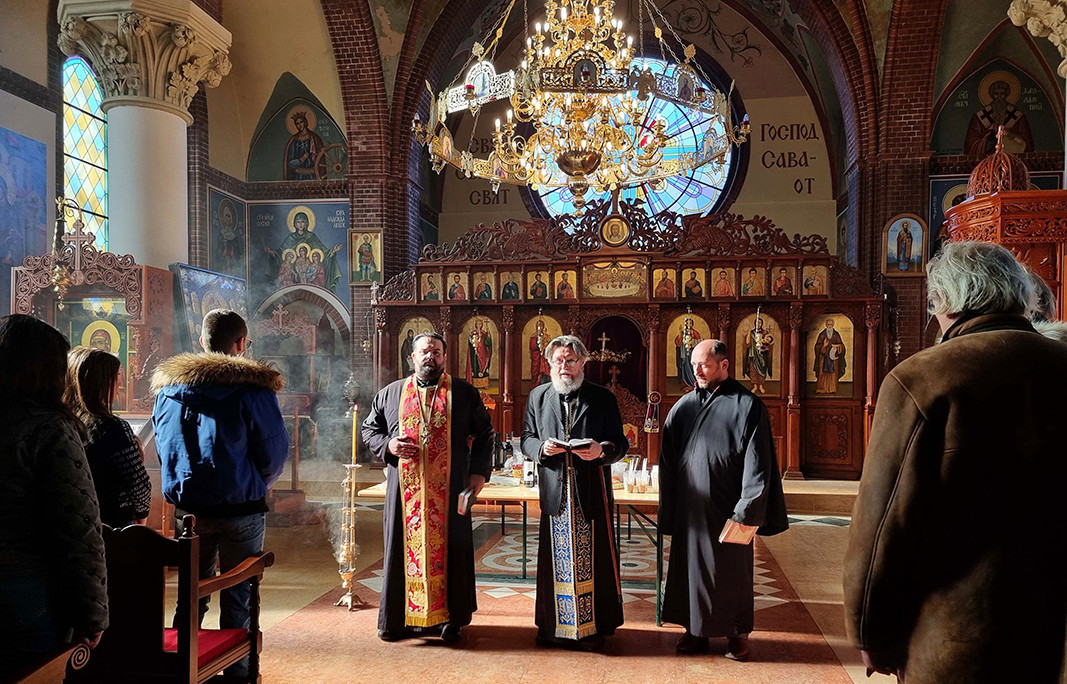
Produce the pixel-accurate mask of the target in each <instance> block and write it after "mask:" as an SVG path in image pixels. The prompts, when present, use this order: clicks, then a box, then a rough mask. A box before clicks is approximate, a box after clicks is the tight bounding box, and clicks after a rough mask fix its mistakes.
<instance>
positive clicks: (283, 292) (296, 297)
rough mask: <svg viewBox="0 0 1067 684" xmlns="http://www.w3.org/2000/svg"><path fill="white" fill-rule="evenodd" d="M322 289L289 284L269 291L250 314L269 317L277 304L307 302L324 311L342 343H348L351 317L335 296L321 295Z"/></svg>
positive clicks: (349, 342)
mask: <svg viewBox="0 0 1067 684" xmlns="http://www.w3.org/2000/svg"><path fill="white" fill-rule="evenodd" d="M323 292H324V290H321V289H319V288H316V287H311V286H309V285H291V286H289V287H285V288H282V289H280V290H277V291H275V292H273V293H271V294H270V295H269V296H268V297H267V298H266V299H264V300H263V301H262V302H261V303H260V305H259V306H258V307H257V308H256V311H255V313H254V314H253V315H252V318H253V320H257V319H258V320H262V319H265V318H270V316H271V311H273V310H274V308H275V307H278V306H282V307H284V306H286V305H288V304H292V303H293V302H308V303H309V304H313V305H315V306H316V307H318V308H320V309H322V311H323V312H325V314H326V317H327V318H329V319H330V321H331V322H332V323H333V324H334V326H336V328H337V330H338V331H339V332H340V333H341V342H342V344H346V345H349V344H351V342H352V317H351V316H350V315H349V314H348V310H347V309H345V307H344V305H343V304H342V303H341V300H339V299H337V297H335V296H332V293H330V294H331V296H329V297H325V296H323Z"/></svg>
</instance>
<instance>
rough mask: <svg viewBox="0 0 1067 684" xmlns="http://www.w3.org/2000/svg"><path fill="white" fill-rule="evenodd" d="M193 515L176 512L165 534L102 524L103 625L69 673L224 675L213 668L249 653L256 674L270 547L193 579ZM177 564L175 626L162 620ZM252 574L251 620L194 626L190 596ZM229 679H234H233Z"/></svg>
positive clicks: (108, 678)
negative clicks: (172, 528)
mask: <svg viewBox="0 0 1067 684" xmlns="http://www.w3.org/2000/svg"><path fill="white" fill-rule="evenodd" d="M194 523H195V518H194V516H191V515H188V516H185V518H183V529H184V533H183V534H182V536H180V537H178V538H177V539H170V538H167V537H164V536H163V535H161V534H159V533H158V532H156V531H155V530H152V529H149V528H147V527H144V526H142V525H131V526H130V527H127V528H125V529H121V530H113V529H111V528H109V527H107V526H106V525H105V526H104V547H105V552H106V557H107V575H108V582H107V584H108V591H107V593H108V603H109V612H110V623H111V624H110V627H108V629H107V631H105V632H104V636H103V638H101V640H100V645H99V646H98V647H97V648H96V650H94V651H93V657H92V659H91V660H90V662H89V664H88V665H87V666H86V667H85V668H84V669H82V670H81V671H79V672H77V673H76V674H75V675H74V676H72V677H69V678H68V681H74V682H109V683H110V682H138V683H140V682H205V681H208V680H212V679H215V680H216V681H226V680H227V678H225V677H224V676H223V675H221V674H220V672H221V671H222V670H223V669H224V668H226V667H229V666H230V665H233V664H234V663H236V662H237V661H239V660H240V659H241V658H244V657H245V656H248V658H249V668H248V671H249V675H248V678H247V679H245V678H242V679H240V680H239V681H246V682H259V681H260V678H259V652H260V650H261V648H262V641H263V635H262V634H261V633H260V631H259V582H260V579H261V578H262V577H263V571H264V570H265V569H266V568H269V567H270V566H271V565H273V564H274V554H273V553H270V552H267V553H261V554H258V555H255V556H249V557H248V558H247V559H246V560H245V561H243V562H242V563H241V564H240V565H238V566H237V567H235V568H234V569H233V570H230V571H229V572H227V573H224V574H222V575H218V576H216V577H212V578H209V579H205V580H204V581H202V582H201V581H199V560H200V538H199V537H197V536H196V535H195V534H194V533H193V525H194ZM171 567H176V568H177V570H178V609H177V614H176V617H175V620H174V624H175V625H178V626H177V627H176V628H169V627H166V623H167V622H169V617H170V606H172V605H173V603H172V602H171V601H169V600H167V598H166V583H167V577H166V575H167V569H168V568H171ZM249 579H250V580H251V581H252V593H251V598H250V601H249V604H250V605H249V607H250V609H251V624H250V625H249V628H248V629H247V630H244V629H197V621H198V616H199V613H198V610H197V604H198V601H199V599H200V598H201V597H204V596H208V595H210V594H214V593H216V592H218V591H219V590H221V589H225V588H227V587H232V586H234V585H236V584H238V583H240V582H243V581H246V580H249ZM230 681H233V680H232V679H231V680H230Z"/></svg>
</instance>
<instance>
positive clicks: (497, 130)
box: [496, 119, 500, 133]
mask: <svg viewBox="0 0 1067 684" xmlns="http://www.w3.org/2000/svg"><path fill="white" fill-rule="evenodd" d="M496 132H497V133H499V132H500V119H497V120H496Z"/></svg>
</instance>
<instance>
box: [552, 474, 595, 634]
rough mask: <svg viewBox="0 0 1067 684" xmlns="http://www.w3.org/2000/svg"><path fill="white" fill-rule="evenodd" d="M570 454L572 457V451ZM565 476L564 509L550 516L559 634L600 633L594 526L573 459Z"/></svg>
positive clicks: (557, 630) (557, 632)
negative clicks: (595, 593)
mask: <svg viewBox="0 0 1067 684" xmlns="http://www.w3.org/2000/svg"><path fill="white" fill-rule="evenodd" d="M567 458H568V460H569V459H570V458H571V455H570V454H569V453H568V454H567ZM564 478H565V480H566V481H565V483H564V484H565V487H564V503H563V510H562V511H560V513H559V515H552V516H549V525H550V527H551V534H552V536H551V540H552V577H553V581H554V585H555V587H554V588H555V599H556V601H555V603H556V638H558V639H581V638H583V637H587V636H592V635H593V634H596V620H595V619H594V613H593V526H592V524H591V523H590V522H589V521H587V520H586V519H585V517H584V516H583V515H582V511H581V509H580V508H579V507H578V505H577V499H578V497H577V495H576V493H575V492H576V488H575V480H574V468H573V467H571V466H570V464H569V463H568V467H567V469H566V471H565V475H564Z"/></svg>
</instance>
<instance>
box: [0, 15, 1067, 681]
mask: <svg viewBox="0 0 1067 684" xmlns="http://www.w3.org/2000/svg"><path fill="white" fill-rule="evenodd" d="M594 7H595V8H596V15H595V17H596V18H595V20H594V19H592V18H591V17H592V13H593V8H594ZM561 8H562V9H561ZM568 8H570V12H571V17H572V19H571V20H572V21H574V22H577V21H578V18H577V17H578V16H579V15H581V16H583V17H584V16H585V13H586V11H587V10H588V13H589V17H590V21H594V22H595V24H591V25H592V26H594V28H595V27H597V26H601V25H607V26H609V28H606V29H604V30H603V33H602V34H600V33H598V34H596V35H597V36H600V37H595V36H593V33H594V32H593V31H592V30H591V29H587V30H586V33H587V34H588V35H585V36H584V38H583V40H585V41H586V43H587V45H586V47H584V48H583V49H582V50H581V51H577V52H575V53H574V54H573V55H572V56H570V57H568V56H566V55H564V56H563V57H567V59H563V57H560V55H559V54H555V55H554V56H553V53H552V51H551V48H544V47H542V46H543V45H545V44H546V43H547V44H549V45H551V38H550V37H549V28H548V27H549V23H550V21H551V22H552V25H553V26H556V25H557V24H558V23H559V22H564V23H565V22H566V21H567V16H568V15H567V12H568ZM1065 9H1067V5H1065V4H1064V2H1062V0H1050V1H1038V0H985V1H983V2H977V3H976V2H970V1H968V0H615V1H614V2H612V0H151V1H149V0H117V1H116V0H34V1H32V2H25V1H22V0H0V315H7V314H16V313H20V314H28V315H31V316H33V317H36V318H38V319H41V320H43V321H45V322H47V323H48V324H50V325H52V326H54V327H55V328H56V329H58V330H59V331H60V332H61V333H62V334H63V335H64V336H65V337H66V338H67V339H68V340H69V343H70V345H71V346H72V347H78V346H84V347H90V348H95V349H102V350H104V351H107V352H110V353H112V354H114V355H116V356H117V357H118V358H119V360H120V362H121V370H120V374H119V385H118V389H117V392H116V396H115V402H114V405H113V409H114V411H115V412H116V414H117V415H119V416H120V417H122V418H124V419H125V420H126V421H127V422H128V423H129V425H130V426H131V428H132V429H133V431H134V433H135V434H137V435H138V437H139V438H141V440H142V441H143V442H144V446H145V466H146V468H147V470H148V473H149V476H150V477H151V480H152V485H153V493H152V496H153V498H152V508H151V512H150V514H149V516H148V518H147V521H146V522H145V524H146V525H147V526H149V527H151V528H154V529H156V530H159V531H161V532H164V533H167V534H173V531H174V526H175V522H176V520H175V516H176V514H175V511H174V507H173V506H172V505H171V504H168V503H167V502H166V501H164V499H163V496H162V493H161V492H160V487H159V484H160V477H161V474H160V464H159V459H158V457H157V456H156V455H155V452H154V451H153V447H152V420H151V416H152V406H153V392H152V388H151V383H150V379H151V376H152V372H153V370H154V369H155V367H156V365H157V364H158V363H159V362H161V361H162V360H164V359H166V358H167V357H170V356H173V355H175V354H179V353H182V352H198V351H200V347H199V339H200V337H201V334H202V332H203V331H202V330H201V325H202V321H203V319H204V316H205V314H206V313H207V312H208V311H211V310H213V309H219V308H223V309H231V310H233V311H237V312H238V313H240V314H241V316H243V317H244V318H245V319H246V320H247V322H248V328H249V339H250V340H251V341H252V342H253V343H254V346H253V347H252V349H251V352H250V353H251V355H253V356H254V357H255V358H256V359H259V360H262V361H264V362H267V363H269V364H271V365H272V366H274V367H275V368H276V369H278V370H279V371H280V372H281V373H282V376H283V377H284V380H285V388H284V390H283V391H282V392H281V393H279V394H278V400H279V405H280V408H281V412H282V415H283V417H284V420H285V423H286V428H287V431H288V434H289V437H290V458H289V461H288V464H287V466H286V470H285V473H284V474H283V476H282V478H281V480H280V481H279V482H278V483H277V484H276V485H275V486H274V488H273V490H272V491H271V493H270V495H269V496H268V503H269V505H270V512H268V513H267V515H266V520H267V531H266V540H265V543H264V549H265V550H267V551H271V552H273V553H274V564H273V567H269V568H267V569H266V571H265V572H264V573H263V579H262V584H261V586H260V609H261V613H260V616H259V624H260V629H261V630H262V650H261V653H260V656H259V671H260V673H261V677H262V680H263V681H268V682H297V681H304V680H312V679H317V680H320V681H329V682H370V681H377V680H381V679H384V678H390V677H392V678H396V677H400V678H402V679H403V680H404V681H409V680H414V679H415V678H418V677H427V678H430V677H436V678H438V679H441V680H443V681H458V680H462V679H469V678H470V677H472V676H473V677H476V678H478V679H484V680H486V681H492V680H496V679H504V678H508V679H516V680H521V681H523V682H541V681H544V682H558V681H561V680H564V679H565V678H568V677H573V676H575V674H576V673H581V676H582V677H584V678H589V679H590V681H612V680H616V679H622V678H625V679H627V680H628V681H634V682H645V681H647V682H665V681H710V682H719V681H722V682H726V681H743V682H762V681H773V682H820V683H823V682H826V683H829V682H850V681H851V682H862V681H892V679H891V678H890V677H888V676H885V675H879V674H875V675H874V676H873V677H871V678H870V679H868V677H870V674H869V673H868V672H866V671H865V667H864V664H863V663H862V661H861V658H860V654H859V652H858V651H857V650H856V649H855V648H854V647H853V645H852V644H851V643H850V641H849V639H848V638H847V636H846V634H845V616H844V610H843V595H842V586H841V576H842V573H843V571H844V565H843V557H844V554H845V548H846V545H847V543H848V529H849V523H850V515H851V512H852V506H853V502H854V501H855V498H856V494H857V491H858V486H859V480H860V477H861V474H862V472H863V467H864V453H865V448H866V445H867V442H868V439H869V437H870V433H871V424H872V421H873V417H874V412H875V408H876V405H877V398H878V389H879V386H880V384H881V382H882V380H883V378H885V376H886V374H887V373H889V372H890V371H891V370H892V369H893V368H894V367H896V366H897V365H898V364H900V363H901V362H903V361H904V360H906V359H907V358H909V357H911V356H913V355H914V354H916V353H918V352H920V351H922V350H924V349H926V348H928V347H931V346H932V345H934V344H936V343H937V342H938V332H939V331H938V326H937V324H936V322H935V320H934V319H933V318H932V317H931V316H930V315H929V314H928V313H927V286H926V271H925V267H926V264H927V263H928V261H929V260H930V259H931V258H933V256H934V255H935V254H937V253H938V250H939V249H940V247H941V245H942V244H944V243H946V242H948V241H950V240H958V239H979V240H986V241H990V242H998V243H1001V244H1004V245H1006V246H1008V247H1009V248H1010V249H1011V250H1012V252H1013V253H1014V254H1015V255H1016V256H1017V258H1018V259H1019V260H1020V261H1022V262H1024V263H1025V264H1026V265H1028V266H1029V267H1030V268H1031V269H1033V271H1034V272H1036V273H1037V274H1039V275H1040V276H1041V277H1042V278H1043V279H1044V280H1045V281H1046V282H1047V283H1048V284H1049V286H1050V287H1051V288H1052V290H1053V292H1054V294H1055V295H1056V298H1057V300H1058V301H1063V299H1064V294H1065V292H1064V288H1065V284H1064V282H1065V281H1064V278H1063V276H1062V269H1063V267H1064V255H1065V254H1067V232H1065V231H1064V228H1063V226H1064V217H1065V216H1067V194H1064V192H1065V191H1064V187H1065V185H1064V182H1065V181H1064V158H1065V157H1064V153H1065V150H1064V135H1065V131H1064V121H1065V103H1064V93H1065V85H1064V75H1065V74H1067V47H1065V46H1067V19H1065V18H1064V10H1065ZM561 12H562V14H561ZM602 12H603V14H604V16H603V17H602V16H601V13H602ZM596 31H600V29H599V28H596ZM580 35H582V32H581V31H580V30H575V32H574V37H575V39H577V37H578V36H580ZM605 36H606V37H605ZM626 38H628V40H626ZM557 39H558V36H557ZM608 45H611V48H610V49H609V47H607V46H608ZM622 45H625V47H622ZM556 52H557V53H558V52H559V50H558V49H557V50H556ZM552 59H557V60H559V62H558V63H559V65H561V66H559V67H558V68H553V69H542V70H541V71H540V72H535V71H532V70H527V66H528V63H529V62H530V61H531V60H533V61H537V60H540V62H538V63H541V62H546V63H547V61H548V60H552ZM531 74H532V75H531ZM568 89H570V90H568ZM564 92H567V93H568V94H566V95H564V94H563V93H564ZM572 92H573V93H584V95H583V94H575V95H574V97H573V98H572V95H571V94H570V93H572ZM619 93H624V94H623V95H620V96H619V98H618V102H615V103H613V104H611V105H610V106H609V105H606V104H604V103H605V102H608V101H609V100H610V99H611V97H614V96H615V95H618V94H619ZM579 102H581V103H585V104H578V103H579ZM583 106H584V107H589V108H593V109H587V110H582V107H583ZM553 107H556V109H553ZM611 107H616V108H615V109H611ZM594 110H595V112H594ZM590 112H594V113H592V114H591V113H590ZM535 133H536V136H537V138H536V140H535V139H534V137H533V136H534V135H535ZM605 141H606V142H605ZM1061 313H1062V312H1061ZM424 332H432V333H438V334H440V335H441V336H443V338H444V340H445V341H446V342H447V350H446V353H447V361H446V365H447V370H448V372H449V373H450V374H452V375H453V376H454V377H455V378H459V379H463V380H466V381H467V382H469V383H470V384H471V385H473V386H474V387H475V388H476V389H477V390H478V391H479V393H480V394H481V397H482V400H483V402H484V403H485V405H486V408H487V409H488V412H489V415H490V418H491V421H492V425H493V429H494V431H495V433H496V435H497V437H496V440H495V444H494V455H493V463H494V466H497V468H496V470H495V471H494V475H493V478H497V479H496V480H494V479H491V480H490V482H491V483H493V482H498V483H499V484H500V485H501V486H505V487H510V488H511V489H521V488H522V483H521V477H520V478H518V479H516V475H521V463H520V464H518V465H517V466H516V467H517V468H519V469H520V470H518V471H517V472H515V471H514V469H513V467H512V466H513V461H514V456H515V454H518V455H519V456H518V460H521V453H520V449H519V448H518V446H517V441H515V440H517V439H518V438H519V436H520V434H521V433H522V430H523V416H524V413H525V411H526V405H527V400H528V398H529V396H530V394H531V392H532V391H533V390H534V389H535V388H536V387H538V386H539V385H540V384H542V383H543V382H546V381H547V380H548V379H549V376H550V364H549V359H548V358H547V357H546V355H545V347H546V345H547V343H548V341H549V340H551V339H553V338H555V337H557V336H559V335H563V334H572V335H575V336H577V337H578V338H580V339H581V340H583V342H584V343H585V345H586V346H587V347H588V348H589V351H590V352H591V357H590V360H589V362H588V363H587V365H586V367H585V373H586V377H587V378H588V379H589V380H590V381H592V382H594V383H597V384H600V385H604V386H605V387H607V388H608V389H609V390H610V391H611V392H612V393H613V394H614V395H615V397H616V399H617V401H618V404H619V409H620V414H621V417H622V420H623V424H624V425H623V427H624V431H625V433H626V436H627V438H628V441H629V443H630V449H629V452H628V455H627V461H626V463H627V465H618V466H616V467H615V468H613V470H612V476H613V478H614V479H615V480H617V482H616V483H615V487H616V491H615V494H616V506H615V514H616V520H615V523H616V530H615V535H616V540H617V542H618V548H617V550H616V551H617V554H618V557H617V564H618V567H619V570H620V572H621V586H622V589H623V602H624V614H625V623H624V624H623V626H622V627H621V628H620V629H619V631H618V633H617V634H616V636H615V637H612V638H611V639H609V640H608V644H607V646H606V647H605V648H604V650H603V651H601V652H599V653H585V652H579V651H566V650H556V649H547V648H544V647H542V646H540V645H535V642H534V636H535V633H536V628H535V626H534V622H533V619H534V618H533V615H534V607H533V606H534V601H533V596H534V593H535V592H534V587H535V584H534V580H533V572H534V568H535V567H536V559H535V555H534V554H535V551H536V547H537V538H538V524H537V519H538V516H537V513H536V511H537V497H536V494H534V495H532V496H527V495H524V494H522V493H521V492H520V494H518V495H516V496H513V497H510V498H509V497H503V498H501V499H499V500H498V499H494V498H492V497H491V496H485V497H483V499H484V500H483V501H481V502H479V505H477V506H476V507H475V509H474V511H473V514H472V515H473V517H472V521H473V529H474V543H475V565H476V567H475V570H476V573H477V591H478V596H477V598H478V606H479V610H478V612H477V613H476V614H475V615H474V619H473V623H472V624H471V625H470V626H469V627H468V628H465V629H464V638H463V640H462V641H461V642H460V643H459V644H456V645H454V646H446V645H442V644H441V643H439V642H438V641H430V640H421V639H409V640H404V641H401V642H399V643H386V642H384V641H380V640H379V638H378V636H377V634H376V629H377V627H376V624H377V623H376V620H377V607H378V602H379V597H380V592H381V590H382V574H383V571H382V567H383V554H384V549H383V533H382V519H383V509H384V507H385V506H384V503H383V500H382V497H383V492H384V491H385V490H384V484H382V483H383V482H384V480H385V478H386V469H385V467H384V463H383V462H382V460H381V458H380V457H377V456H376V455H375V454H373V453H372V452H371V450H370V449H369V448H368V447H367V445H366V444H365V443H364V441H363V439H362V438H361V437H360V435H359V429H358V426H359V423H360V422H361V421H362V420H363V419H364V418H366V416H367V411H368V408H369V407H370V405H371V401H372V399H373V398H374V396H375V393H376V392H377V391H378V390H380V389H381V388H383V387H385V386H386V385H388V384H389V383H391V382H393V381H395V380H398V379H402V378H406V377H409V376H411V374H412V373H413V372H414V370H415V368H414V361H413V357H412V351H413V349H412V341H413V339H414V337H415V336H416V335H418V334H420V333H424ZM709 339H719V340H722V341H723V342H725V343H726V345H727V348H728V350H729V351H728V358H729V361H730V363H729V368H730V373H731V375H732V376H733V377H735V378H736V379H737V380H738V381H739V382H740V383H741V384H742V386H744V387H745V388H746V389H748V390H750V391H751V392H753V393H754V394H755V395H756V396H757V397H759V399H760V400H762V402H763V404H764V405H765V406H766V409H767V413H768V414H769V420H770V425H771V429H772V433H773V446H774V452H775V455H776V457H777V460H778V467H779V470H780V473H781V477H782V481H783V488H784V494H785V500H786V503H787V505H788V511H789V521H790V529H789V530H788V531H787V532H785V533H783V534H780V535H777V536H773V537H766V538H760V537H757V538H756V540H755V542H754V549H753V551H754V556H755V581H754V582H755V583H754V592H755V611H756V612H755V631H754V632H753V634H752V639H751V644H752V653H751V657H750V659H749V660H748V662H743V663H742V662H735V661H733V660H731V659H728V658H726V657H724V647H722V646H717V645H716V644H715V643H712V646H711V648H710V651H709V652H708V653H705V654H702V655H696V656H683V655H678V654H676V653H675V652H674V646H673V644H674V641H675V639H676V638H677V637H678V636H679V635H680V634H681V633H682V630H681V628H680V627H678V626H675V625H666V624H664V625H660V624H659V619H658V618H659V608H660V598H661V597H660V593H659V590H660V588H661V587H660V578H662V577H663V563H669V557H670V540H669V539H666V538H665V537H664V536H663V535H662V534H658V533H657V532H658V531H657V525H656V523H657V517H656V511H657V506H656V501H657V498H656V494H655V492H656V489H655V484H656V478H655V473H654V470H655V468H656V467H657V463H658V462H659V454H660V449H661V444H662V432H661V430H660V428H661V426H662V424H663V421H664V419H665V418H666V416H667V415H668V412H669V411H670V409H671V407H672V406H673V405H674V404H675V403H676V402H678V401H679V400H680V399H681V398H682V397H684V396H686V395H687V394H688V393H689V392H692V391H693V388H694V385H695V378H694V375H693V367H692V365H691V361H690V357H691V355H692V352H693V349H694V347H695V346H696V344H697V343H699V342H700V341H702V340H709ZM508 455H511V456H512V459H511V460H508ZM637 474H641V475H643V477H641V478H638V477H637ZM627 495H632V496H629V498H627ZM176 586H177V579H176V577H175V576H174V573H172V576H171V580H170V584H169V591H176V589H175V587H176ZM170 600H173V597H171V599H170ZM212 620H215V621H216V622H215V623H212ZM217 620H218V616H217V612H211V613H209V615H208V618H207V622H206V623H205V624H217ZM472 656H474V657H472ZM91 659H92V656H90V662H91ZM64 665H65V666H66V667H70V665H69V664H66V663H64ZM0 667H2V666H0ZM60 672H62V669H61V670H60ZM61 679H62V676H61V675H60V678H59V679H51V680H50V679H38V680H27V681H61Z"/></svg>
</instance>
